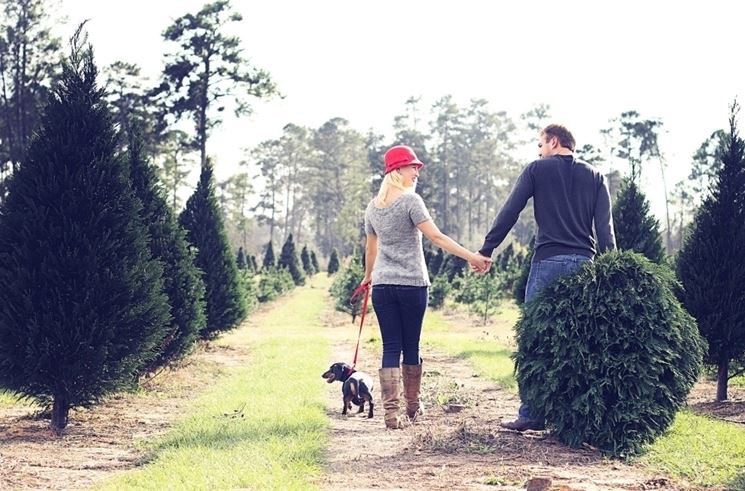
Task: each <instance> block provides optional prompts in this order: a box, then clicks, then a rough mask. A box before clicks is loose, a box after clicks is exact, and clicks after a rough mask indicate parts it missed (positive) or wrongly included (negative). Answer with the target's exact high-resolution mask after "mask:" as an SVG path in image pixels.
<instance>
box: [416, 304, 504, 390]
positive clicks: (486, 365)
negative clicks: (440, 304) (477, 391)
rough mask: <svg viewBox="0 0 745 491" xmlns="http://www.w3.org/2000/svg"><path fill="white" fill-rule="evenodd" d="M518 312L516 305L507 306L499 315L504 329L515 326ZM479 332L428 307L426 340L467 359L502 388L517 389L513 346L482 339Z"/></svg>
mask: <svg viewBox="0 0 745 491" xmlns="http://www.w3.org/2000/svg"><path fill="white" fill-rule="evenodd" d="M517 315H518V313H517V309H516V308H515V307H513V306H509V305H508V306H506V307H504V308H503V309H502V311H501V312H500V314H498V316H497V318H496V319H497V323H498V324H497V325H498V326H499V328H500V329H505V328H507V329H511V327H512V325H514V323H515V321H516V320H517ZM477 332H478V331H474V332H464V331H463V330H459V329H457V328H456V326H454V325H453V324H452V323H451V322H450V321H449V320H448V319H447V318H446V317H445V316H444V315H443V313H442V312H440V311H437V310H428V311H427V316H426V318H425V323H424V333H423V334H422V341H423V344H425V345H429V346H432V347H433V348H435V349H437V350H439V351H443V352H445V353H447V354H449V355H452V356H456V357H458V358H462V359H464V360H467V361H468V362H470V363H471V365H472V366H473V367H474V369H476V371H477V372H478V373H479V375H481V376H482V377H487V378H489V379H490V380H493V381H495V382H496V383H497V384H499V385H500V386H501V387H504V388H507V389H510V390H517V383H516V382H515V376H514V368H515V364H514V362H513V361H512V358H510V355H512V351H513V349H512V348H510V347H507V346H504V345H500V344H499V343H497V342H496V341H495V340H493V339H489V338H488V337H487V338H479V337H478V336H477V334H476V333H477Z"/></svg>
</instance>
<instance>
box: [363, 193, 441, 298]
mask: <svg viewBox="0 0 745 491" xmlns="http://www.w3.org/2000/svg"><path fill="white" fill-rule="evenodd" d="M431 219H432V217H430V215H429V212H428V211H427V207H426V206H425V205H424V201H423V200H422V198H421V197H420V196H419V195H418V194H415V193H404V194H402V195H401V196H400V197H399V198H397V199H396V201H394V202H393V203H391V204H390V205H388V207H386V208H377V207H376V206H375V204H374V200H373V201H370V203H369V204H368V205H367V209H366V210H365V232H366V233H367V234H368V235H376V236H377V237H378V255H377V257H376V258H375V265H374V267H373V271H372V284H373V286H375V285H408V286H429V285H430V283H429V273H427V266H426V264H425V263H424V250H423V249H422V233H421V232H420V231H419V229H418V228H416V226H417V225H419V224H420V223H422V222H426V221H427V220H431Z"/></svg>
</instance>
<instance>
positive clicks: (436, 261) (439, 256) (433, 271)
mask: <svg viewBox="0 0 745 491" xmlns="http://www.w3.org/2000/svg"><path fill="white" fill-rule="evenodd" d="M444 261H445V253H444V252H443V250H442V249H440V248H438V249H437V252H436V253H434V254H432V259H431V260H430V263H429V275H430V276H431V277H433V278H434V277H435V276H437V275H439V274H440V273H441V271H442V264H443V262H444Z"/></svg>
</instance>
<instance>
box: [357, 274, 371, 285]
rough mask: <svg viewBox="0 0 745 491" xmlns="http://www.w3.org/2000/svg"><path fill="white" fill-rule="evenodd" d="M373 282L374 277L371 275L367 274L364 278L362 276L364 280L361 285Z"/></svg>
mask: <svg viewBox="0 0 745 491" xmlns="http://www.w3.org/2000/svg"><path fill="white" fill-rule="evenodd" d="M370 283H372V278H371V277H370V276H367V275H365V277H364V278H362V281H361V282H360V286H366V285H369V284H370Z"/></svg>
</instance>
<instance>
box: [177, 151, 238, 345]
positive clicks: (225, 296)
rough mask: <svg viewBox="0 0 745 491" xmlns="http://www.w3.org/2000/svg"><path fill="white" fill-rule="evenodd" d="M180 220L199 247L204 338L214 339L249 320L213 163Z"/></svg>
mask: <svg viewBox="0 0 745 491" xmlns="http://www.w3.org/2000/svg"><path fill="white" fill-rule="evenodd" d="M179 221H180V222H181V224H182V225H183V227H184V228H185V229H186V233H187V238H188V240H189V242H190V243H191V244H192V245H193V246H194V247H196V248H197V257H196V265H197V266H198V267H199V269H201V270H202V271H203V272H204V284H205V286H206V287H207V294H206V296H205V299H206V300H207V327H206V328H205V329H204V330H203V331H202V337H205V338H208V337H212V336H214V335H215V334H217V333H218V332H219V331H225V330H227V329H232V328H234V327H236V326H237V325H238V324H239V323H240V322H241V321H242V320H243V319H244V318H245V317H246V314H247V313H248V307H247V305H246V299H245V296H244V294H243V291H242V288H241V285H240V281H239V279H238V267H237V266H236V264H235V257H234V256H233V253H232V252H231V250H230V245H229V244H228V238H227V236H226V234H225V226H224V224H223V218H222V215H221V213H220V208H219V207H218V205H217V198H216V196H215V187H214V183H213V179H212V165H211V164H210V163H209V162H208V163H207V164H206V165H205V166H204V167H203V168H202V173H201V175H200V177H199V184H198V185H197V189H196V191H194V194H192V195H191V197H190V198H189V200H188V201H187V202H186V207H185V208H184V211H182V212H181V216H180V217H179Z"/></svg>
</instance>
